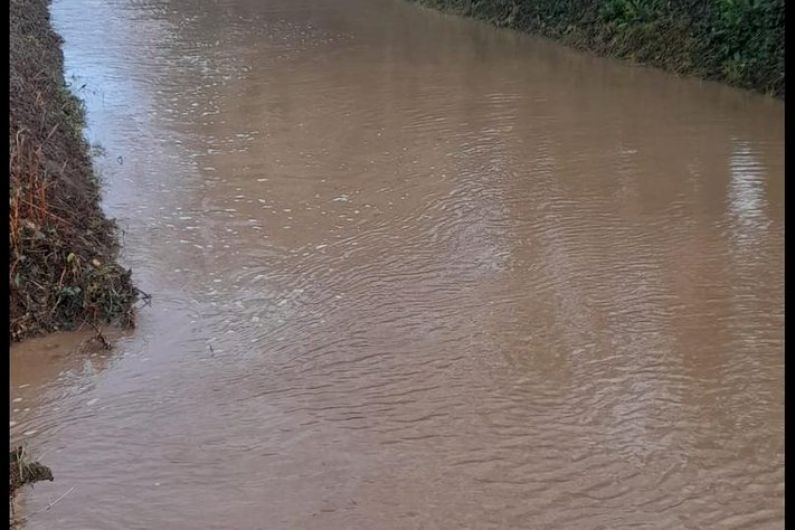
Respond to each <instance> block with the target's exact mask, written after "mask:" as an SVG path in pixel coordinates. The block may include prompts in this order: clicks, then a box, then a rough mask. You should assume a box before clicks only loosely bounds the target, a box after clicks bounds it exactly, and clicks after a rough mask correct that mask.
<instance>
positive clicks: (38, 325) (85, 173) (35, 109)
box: [9, 0, 139, 340]
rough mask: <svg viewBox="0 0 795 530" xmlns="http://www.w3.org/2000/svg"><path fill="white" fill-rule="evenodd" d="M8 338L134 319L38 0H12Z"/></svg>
mask: <svg viewBox="0 0 795 530" xmlns="http://www.w3.org/2000/svg"><path fill="white" fill-rule="evenodd" d="M9 8H10V9H9V10H10V117H9V118H10V120H9V177H10V178H9V191H10V200H9V259H10V261H9V286H10V300H9V304H10V335H11V336H10V339H11V340H21V339H23V338H26V337H29V336H33V335H39V334H42V333H46V332H50V331H56V330H68V329H75V328H78V327H80V326H82V325H98V324H101V323H111V322H118V323H120V324H122V325H124V326H131V325H132V324H133V304H134V303H135V301H136V299H137V297H138V294H139V293H138V291H137V290H136V289H135V287H134V286H133V284H132V281H131V273H130V271H129V270H126V269H124V268H123V267H121V266H119V265H118V264H117V263H116V256H117V251H118V244H117V234H116V226H115V224H114V223H113V221H111V220H109V219H107V218H106V217H105V216H104V214H103V212H102V209H101V207H100V204H99V200H100V189H99V183H98V180H97V178H96V176H95V174H94V172H93V169H92V164H91V157H90V153H89V146H88V144H87V142H86V140H85V138H84V136H83V126H84V112H83V107H82V104H81V102H80V100H78V99H77V98H76V97H75V96H74V95H73V94H72V93H71V91H70V90H69V87H68V86H67V85H66V82H65V80H64V71H63V55H62V52H61V49H60V45H61V40H60V38H59V37H58V36H57V35H56V34H55V33H54V32H53V30H52V28H51V27H50V21H49V13H48V5H47V1H46V0H11V3H10V6H9Z"/></svg>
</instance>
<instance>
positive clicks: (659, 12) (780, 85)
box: [413, 0, 785, 99]
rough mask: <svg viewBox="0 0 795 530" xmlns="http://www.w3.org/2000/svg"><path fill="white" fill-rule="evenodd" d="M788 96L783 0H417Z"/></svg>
mask: <svg viewBox="0 0 795 530" xmlns="http://www.w3.org/2000/svg"><path fill="white" fill-rule="evenodd" d="M413 1H415V2H418V3H420V4H422V5H426V6H429V7H434V8H438V9H441V10H444V11H448V12H452V13H457V14H460V15H464V16H470V17H474V18H478V19H482V20H485V21H488V22H490V23H492V24H494V25H497V26H501V27H508V28H513V29H517V30H521V31H526V32H529V33H534V34H538V35H542V36H544V37H548V38H552V39H556V40H559V41H561V42H562V43H564V44H566V45H569V46H572V47H575V48H579V49H582V50H589V51H592V52H595V53H597V54H600V55H606V56H612V57H619V58H623V59H628V60H631V61H635V62H637V63H642V64H647V65H651V66H655V67H659V68H663V69H665V70H669V71H671V72H675V73H678V74H683V75H692V76H697V77H701V78H704V79H713V80H717V81H722V82H725V83H727V84H730V85H734V86H737V87H741V88H747V89H752V90H755V91H758V92H762V93H765V94H769V95H772V96H776V97H779V98H782V99H783V98H784V90H785V86H784V0H413Z"/></svg>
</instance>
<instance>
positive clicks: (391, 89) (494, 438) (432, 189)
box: [11, 0, 784, 530]
mask: <svg viewBox="0 0 795 530" xmlns="http://www.w3.org/2000/svg"><path fill="white" fill-rule="evenodd" d="M52 14H53V21H54V24H55V27H56V28H57V30H58V31H59V32H60V33H61V34H62V35H63V36H64V38H65V45H64V50H65V55H66V61H67V68H68V75H69V76H70V77H71V79H72V82H73V85H74V86H75V87H81V88H80V89H79V94H80V95H81V96H82V97H83V98H85V100H86V105H87V109H88V119H89V126H90V130H89V132H88V134H89V136H90V139H91V141H92V142H99V143H100V144H101V145H102V146H103V148H104V155H103V156H101V157H100V158H98V159H97V167H98V169H99V170H100V172H101V173H102V177H103V179H104V180H105V183H106V194H105V207H106V209H107V210H108V212H109V213H110V214H111V215H112V216H115V217H117V218H118V219H119V222H120V225H121V226H122V227H123V228H124V230H125V236H124V244H125V253H124V256H123V259H124V261H125V263H126V264H128V265H129V266H131V267H132V268H133V269H134V271H135V274H136V277H137V281H138V283H139V285H140V286H141V287H142V288H143V289H144V290H145V291H147V292H149V293H151V294H152V295H153V302H152V306H151V307H148V308H144V309H143V310H141V312H140V326H139V328H138V329H136V330H135V331H134V332H132V333H129V334H125V335H123V336H122V337H120V338H119V339H118V342H117V344H116V347H115V348H114V350H113V351H111V352H109V353H107V354H97V353H94V354H89V353H69V351H67V350H70V349H74V348H75V347H76V345H77V344H78V343H79V339H81V337H71V336H68V335H67V336H54V337H51V338H49V339H47V340H46V341H44V342H42V341H32V342H29V343H26V344H23V345H22V346H20V347H18V348H16V349H15V351H14V352H13V353H12V371H13V373H12V398H13V399H14V401H13V402H12V405H11V406H12V408H13V411H12V420H13V421H14V423H12V427H11V433H12V439H13V440H14V441H15V442H24V443H27V444H28V445H29V446H30V448H31V450H32V451H34V452H35V454H36V455H38V456H40V458H41V460H42V461H43V462H45V463H46V464H48V465H49V466H51V467H52V469H53V470H54V473H55V477H56V480H55V482H53V483H44V484H38V485H36V487H35V489H33V490H29V491H27V492H26V493H25V495H24V497H23V498H22V499H21V510H22V511H23V513H24V514H25V515H27V517H28V523H27V528H29V529H54V528H58V529H61V530H68V529H80V530H90V529H125V530H127V529H164V530H165V529H168V530H180V529H186V530H187V529H252V530H253V529H362V530H365V529H414V528H417V529H419V528H424V529H430V528H443V529H459V528H472V529H488V528H516V529H520V528H521V529H542V528H551V529H559V528H561V529H569V528H571V529H574V528H576V529H601V528H604V529H607V528H610V529H618V528H644V529H658V528H659V529H669V528H692V529H705V528H716V529H718V528H719V529H730V528H743V529H754V528H765V529H767V528H780V527H782V525H783V512H784V421H783V420H784V418H783V411H784V404H783V402H784V371H783V368H784V289H783V287H784V252H783V249H784V220H783V214H784V198H783V190H784V146H783V138H784V124H783V114H784V112H783V111H784V105H783V103H782V102H780V101H776V100H772V99H768V98H765V97H761V96H756V95H752V94H748V93H744V92H740V91H737V90H734V89H731V88H727V87H723V86H719V85H714V84H711V83H705V82H700V81H695V80H684V79H677V78H675V77H674V76H671V75H668V74H665V73H661V72H658V71H653V70H647V69H643V68H637V67H632V66H628V65H626V64H621V63H617V62H613V61H609V60H603V59H596V58H593V57H590V56H586V55H582V54H579V53H576V52H573V51H571V50H567V49H564V48H561V47H559V46H557V45H555V44H551V43H548V42H545V41H542V40H538V39H535V38H533V37H530V36H526V35H520V34H516V33H512V32H508V31H501V30H496V29H493V28H491V27H489V26H486V25H481V24H478V23H476V22H473V21H468V20H463V19H458V18H453V17H449V16H445V15H441V14H439V13H436V12H433V11H428V10H424V9H421V8H417V7H415V6H413V5H410V4H407V3H403V2H401V1H398V0H369V1H368V0H339V1H330V0H327V1H322V0H314V1H308V0H300V1H296V0H289V1H288V0H273V1H270V2H260V1H257V0H240V1H233V0H217V1H212V2H195V1H192V0H171V1H162V0H158V1H156V0H55V1H54V3H53V4H52ZM83 85H85V86H83ZM83 338H84V337H83ZM43 344H44V345H45V346H47V347H42V345H43ZM64 494H66V495H65V496H63V495H64ZM62 496H63V497H62ZM59 498H60V500H58V502H57V503H55V504H54V505H52V506H50V509H47V508H48V506H49V505H50V503H52V501H54V500H57V499H59Z"/></svg>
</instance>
